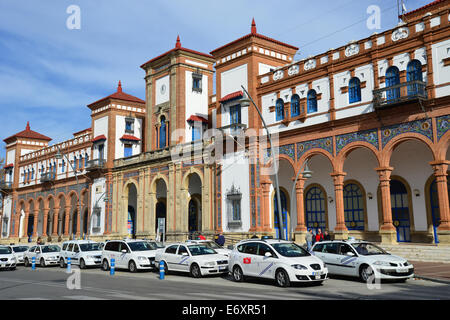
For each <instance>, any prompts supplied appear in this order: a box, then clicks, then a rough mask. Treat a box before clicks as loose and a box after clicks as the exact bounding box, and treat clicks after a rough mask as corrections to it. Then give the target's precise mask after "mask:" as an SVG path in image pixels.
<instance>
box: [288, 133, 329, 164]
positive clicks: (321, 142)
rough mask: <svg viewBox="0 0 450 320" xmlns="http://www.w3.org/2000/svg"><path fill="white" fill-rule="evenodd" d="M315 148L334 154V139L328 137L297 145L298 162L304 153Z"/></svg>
mask: <svg viewBox="0 0 450 320" xmlns="http://www.w3.org/2000/svg"><path fill="white" fill-rule="evenodd" d="M314 148H320V149H324V150H326V151H328V152H329V153H330V154H333V138H332V137H327V138H321V139H316V140H311V141H305V142H300V143H297V160H298V159H300V158H301V156H302V155H303V154H304V153H306V152H307V151H309V150H311V149H314Z"/></svg>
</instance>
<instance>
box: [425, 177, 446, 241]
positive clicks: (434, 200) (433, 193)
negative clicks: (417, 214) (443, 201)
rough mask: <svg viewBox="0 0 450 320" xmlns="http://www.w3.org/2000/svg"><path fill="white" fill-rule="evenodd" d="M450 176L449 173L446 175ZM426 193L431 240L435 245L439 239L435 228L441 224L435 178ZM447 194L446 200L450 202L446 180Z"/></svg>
mask: <svg viewBox="0 0 450 320" xmlns="http://www.w3.org/2000/svg"><path fill="white" fill-rule="evenodd" d="M447 174H448V175H450V172H448V173H447ZM426 192H427V193H428V201H429V203H430V220H431V221H430V222H431V226H432V228H433V238H434V242H435V243H439V237H438V233H437V228H438V227H439V225H440V224H441V214H440V209H439V197H438V190H437V184H436V178H434V179H433V181H432V182H431V184H430V186H429V187H428V190H426ZM447 192H448V198H449V202H450V181H449V180H447Z"/></svg>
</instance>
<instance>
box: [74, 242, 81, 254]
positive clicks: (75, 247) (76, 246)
mask: <svg viewBox="0 0 450 320" xmlns="http://www.w3.org/2000/svg"><path fill="white" fill-rule="evenodd" d="M73 252H76V253H77V252H80V247H79V246H78V245H77V244H76V245H74V247H73Z"/></svg>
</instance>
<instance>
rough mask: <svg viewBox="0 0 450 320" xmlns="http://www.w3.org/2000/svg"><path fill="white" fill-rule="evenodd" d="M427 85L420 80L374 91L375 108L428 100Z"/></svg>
mask: <svg viewBox="0 0 450 320" xmlns="http://www.w3.org/2000/svg"><path fill="white" fill-rule="evenodd" d="M425 87H426V83H425V82H423V81H419V80H414V81H408V82H404V83H400V84H397V85H394V86H390V87H386V88H381V89H377V90H374V91H373V106H374V108H375V109H383V108H386V107H391V106H394V105H398V104H401V103H405V102H412V101H417V100H419V101H423V100H427V91H426V88H425Z"/></svg>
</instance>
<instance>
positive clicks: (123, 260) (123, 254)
mask: <svg viewBox="0 0 450 320" xmlns="http://www.w3.org/2000/svg"><path fill="white" fill-rule="evenodd" d="M157 249H158V248H157V247H156V244H154V243H152V242H149V241H147V240H111V241H108V242H106V244H105V247H104V248H103V251H102V270H104V271H107V270H109V269H110V267H111V259H114V261H115V268H116V269H128V270H129V271H130V272H136V271H138V270H145V269H147V270H148V269H153V267H154V266H153V261H154V260H155V253H156V250H157Z"/></svg>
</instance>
